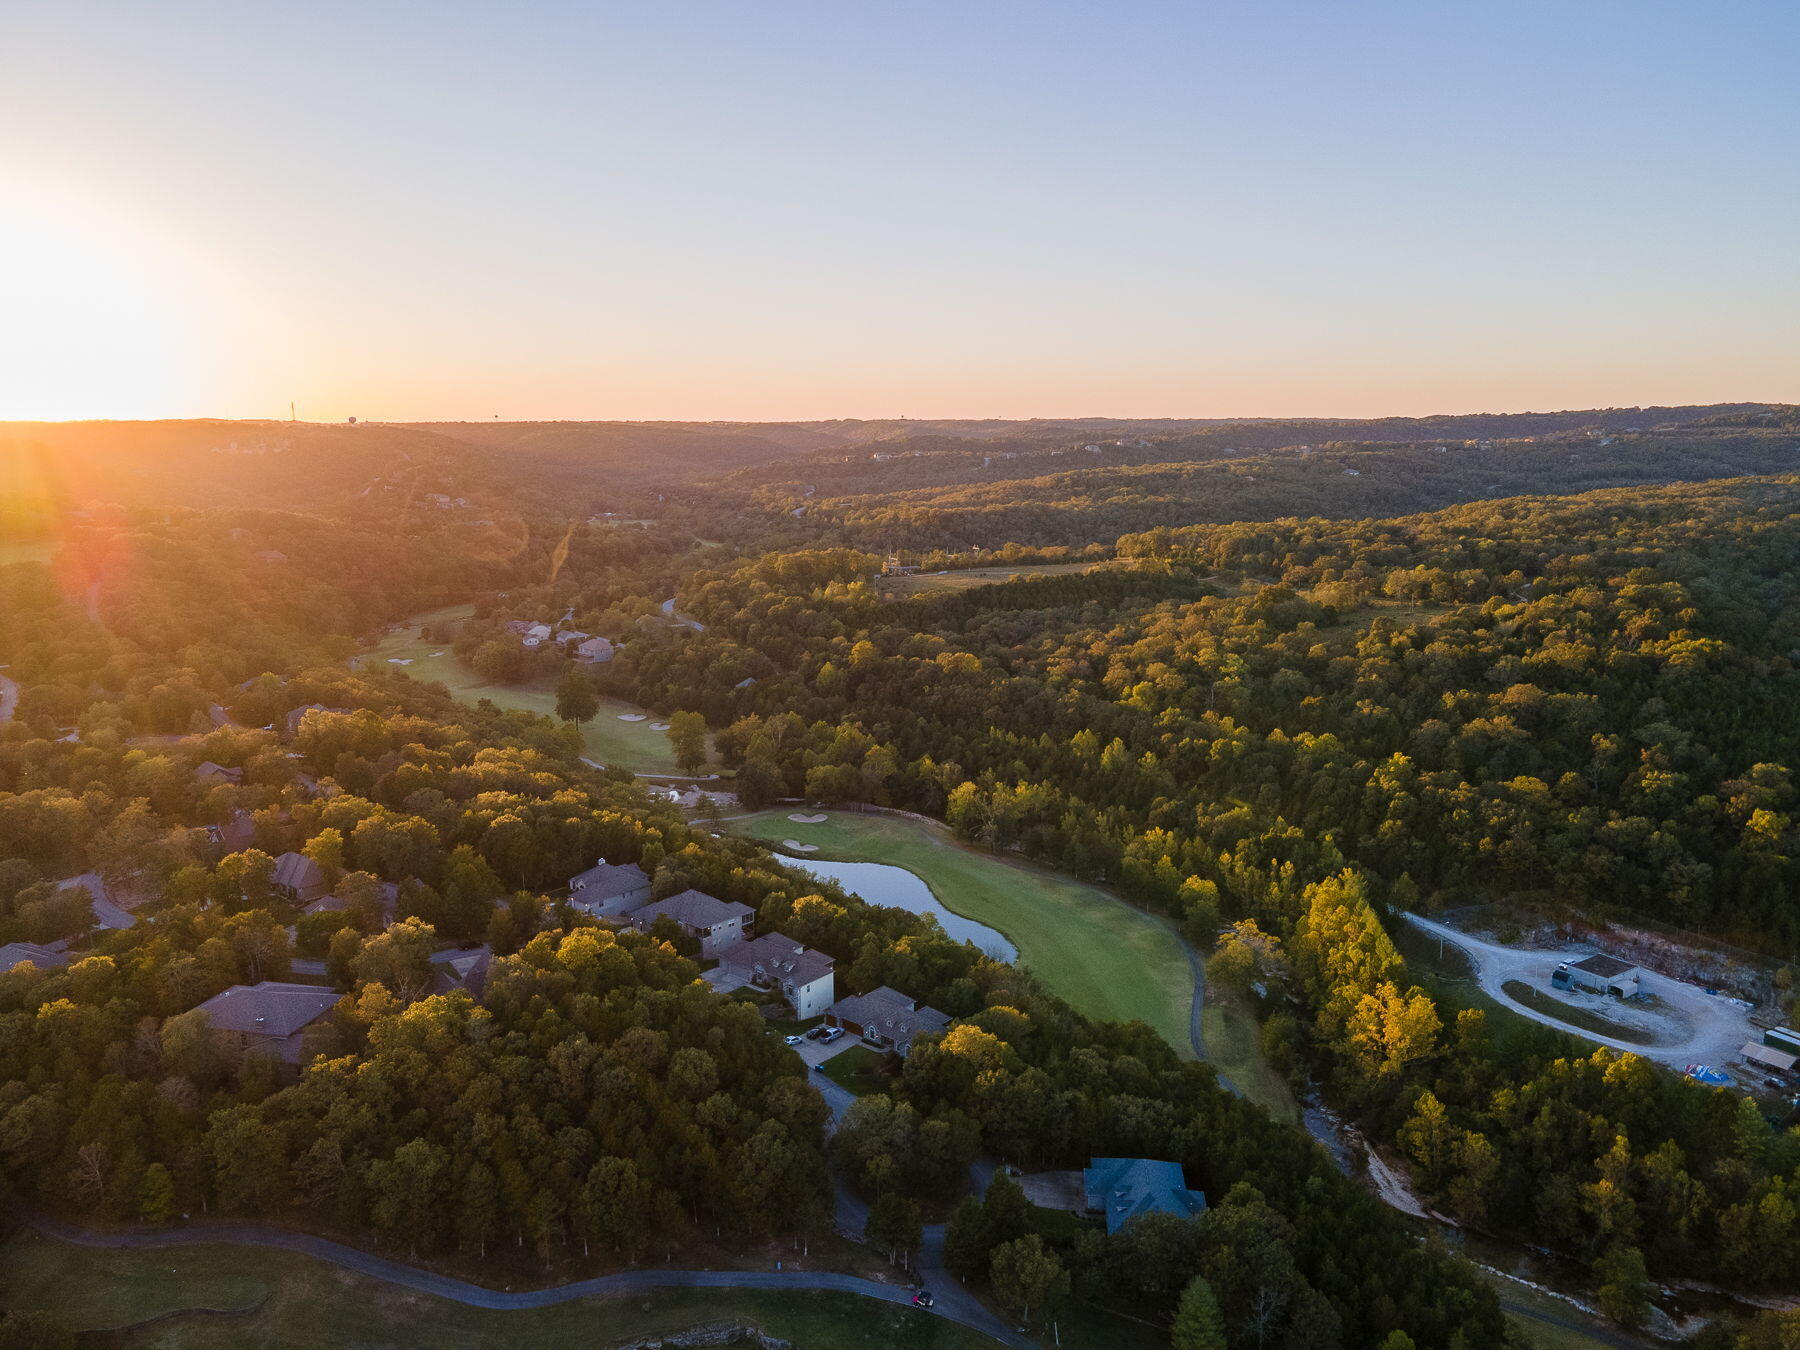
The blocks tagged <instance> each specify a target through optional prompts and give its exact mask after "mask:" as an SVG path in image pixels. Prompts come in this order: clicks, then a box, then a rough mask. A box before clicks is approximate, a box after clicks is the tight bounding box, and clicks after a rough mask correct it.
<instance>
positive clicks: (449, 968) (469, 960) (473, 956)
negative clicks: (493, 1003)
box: [431, 947, 494, 998]
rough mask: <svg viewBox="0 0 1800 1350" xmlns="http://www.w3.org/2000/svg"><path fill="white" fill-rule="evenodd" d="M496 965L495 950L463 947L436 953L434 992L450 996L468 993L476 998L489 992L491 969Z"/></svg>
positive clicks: (432, 982)
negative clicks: (460, 991)
mask: <svg viewBox="0 0 1800 1350" xmlns="http://www.w3.org/2000/svg"><path fill="white" fill-rule="evenodd" d="M493 964H494V949H493V948H492V947H463V948H457V949H452V950H450V951H444V952H434V953H432V957H431V992H432V993H434V994H448V993H452V992H454V991H455V990H458V989H466V990H467V991H468V992H469V993H470V994H472V995H473V996H474V997H476V998H480V997H481V995H482V991H483V990H485V989H486V988H487V977H488V968H489V967H490V966H492V965H493Z"/></svg>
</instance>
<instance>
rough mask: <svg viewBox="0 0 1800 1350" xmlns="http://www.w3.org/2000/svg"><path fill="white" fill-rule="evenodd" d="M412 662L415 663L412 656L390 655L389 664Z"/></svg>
mask: <svg viewBox="0 0 1800 1350" xmlns="http://www.w3.org/2000/svg"><path fill="white" fill-rule="evenodd" d="M412 663H413V659H412V657H410V656H390V657H388V664H389V665H390V666H410V665H411V664H412Z"/></svg>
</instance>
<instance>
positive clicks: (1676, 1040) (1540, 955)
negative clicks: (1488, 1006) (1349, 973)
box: [1406, 914, 1756, 1069]
mask: <svg viewBox="0 0 1800 1350" xmlns="http://www.w3.org/2000/svg"><path fill="white" fill-rule="evenodd" d="M1406 918H1407V921H1408V922H1410V923H1411V924H1412V925H1413V926H1414V927H1415V928H1418V929H1421V930H1422V931H1424V932H1426V933H1429V934H1431V936H1433V937H1436V938H1442V939H1444V940H1445V941H1448V942H1453V943H1455V944H1456V945H1457V946H1458V947H1461V948H1462V949H1463V951H1465V952H1467V953H1468V955H1469V957H1470V959H1471V961H1472V962H1473V963H1474V965H1475V969H1476V979H1477V981H1478V982H1479V983H1480V985H1481V988H1482V990H1483V991H1484V992H1486V993H1487V994H1488V995H1489V996H1490V997H1491V998H1493V999H1495V1000H1497V1001H1498V1002H1500V1003H1504V1004H1505V1005H1506V1006H1507V1007H1508V1008H1511V1009H1512V1010H1513V1011H1514V1012H1516V1013H1518V1014H1520V1015H1521V1016H1523V1017H1529V1018H1530V1019H1531V1020H1532V1021H1534V1022H1541V1023H1543V1024H1544V1025H1545V1026H1550V1027H1555V1028H1556V1029H1557V1030H1558V1031H1567V1032H1570V1033H1572V1034H1574V1035H1576V1036H1580V1037H1582V1038H1583V1039H1584V1040H1589V1041H1594V1042H1596V1043H1597V1044H1600V1045H1605V1046H1610V1047H1611V1048H1612V1049H1614V1050H1624V1051H1627V1052H1629V1053H1631V1054H1634V1055H1642V1056H1644V1057H1645V1058H1647V1059H1654V1060H1657V1061H1659V1062H1661V1063H1663V1064H1667V1065H1669V1066H1670V1067H1671V1068H1675V1069H1682V1068H1686V1067H1687V1066H1688V1065H1689V1064H1694V1063H1707V1064H1712V1065H1714V1066H1716V1067H1718V1068H1729V1067H1730V1066H1731V1064H1732V1063H1734V1062H1735V1061H1736V1059H1737V1052H1738V1048H1739V1047H1740V1046H1741V1045H1743V1043H1744V1042H1745V1041H1747V1040H1753V1039H1755V1038H1756V1031H1755V1029H1754V1028H1753V1027H1752V1026H1751V1025H1750V1018H1749V1014H1748V1012H1747V1011H1746V1010H1745V1009H1743V1008H1740V1007H1738V1005H1737V1004H1735V1003H1733V1002H1732V1001H1731V1000H1730V999H1726V998H1720V997H1715V996H1713V995H1710V994H1708V993H1707V992H1706V991H1705V990H1703V989H1698V988H1696V987H1695V986H1693V985H1691V984H1683V983H1682V982H1681V981H1679V980H1671V979H1670V978H1668V976H1666V975H1658V974H1656V973H1655V972H1654V971H1649V970H1646V971H1644V977H1643V989H1644V992H1645V993H1648V994H1654V995H1655V996H1656V997H1657V998H1659V999H1661V1000H1662V1002H1663V1003H1664V1004H1665V1005H1667V1006H1668V1007H1670V1008H1672V1009H1674V1011H1675V1013H1676V1015H1677V1018H1679V1019H1682V1020H1684V1021H1685V1022H1686V1026H1685V1027H1683V1026H1682V1025H1681V1024H1680V1022H1678V1021H1677V1020H1676V1018H1666V1017H1654V1016H1652V1015H1651V1014H1648V1013H1640V1012H1637V1011H1636V1010H1634V1009H1633V1008H1631V1007H1630V1005H1628V1004H1626V1005H1621V1004H1620V1003H1618V1002H1617V1001H1616V1000H1612V999H1602V998H1600V997H1599V996H1598V995H1595V996H1593V997H1591V998H1589V999H1587V1000H1586V1001H1585V1002H1586V1005H1587V1006H1589V1007H1591V1008H1592V1010H1593V1011H1594V1012H1595V1013H1596V1014H1598V1015H1600V1016H1604V1017H1607V1018H1610V1019H1611V1020H1613V1021H1626V1020H1630V1021H1632V1022H1634V1023H1638V1024H1641V1025H1643V1027H1644V1028H1645V1029H1646V1031H1647V1032H1648V1033H1649V1034H1652V1035H1655V1036H1656V1043H1655V1044H1652V1045H1643V1044H1639V1043H1635V1042H1632V1041H1628V1040H1621V1039H1617V1038H1615V1037H1611V1036H1604V1035H1601V1034H1599V1033H1597V1032H1593V1031H1588V1030H1586V1029H1584V1028H1582V1027H1578V1026H1575V1025H1573V1024H1571V1023H1568V1022H1559V1021H1557V1020H1556V1019H1555V1018H1554V1017H1551V1016H1548V1015H1546V1014H1545V1013H1543V1012H1540V1011H1539V1010H1538V1009H1536V1008H1533V1007H1531V1006H1530V1005H1529V1004H1525V1003H1521V1002H1519V1000H1517V999H1515V998H1514V997H1513V996H1512V995H1511V994H1509V993H1507V992H1506V988H1505V985H1506V982H1507V981H1508V980H1518V981H1522V982H1523V983H1525V984H1528V985H1531V986H1532V987H1533V988H1536V989H1540V990H1543V991H1544V992H1545V993H1546V995H1547V996H1550V997H1555V996H1554V995H1551V994H1550V993H1549V989H1550V975H1551V972H1552V971H1554V970H1555V969H1556V967H1557V964H1558V963H1559V962H1562V961H1571V960H1576V961H1578V960H1580V959H1581V958H1582V957H1584V956H1588V955H1591V953H1589V952H1585V951H1545V950H1543V949H1541V948H1534V947H1507V946H1503V945H1502V944H1500V943H1497V942H1488V941H1485V940H1484V939H1482V938H1478V937H1473V936H1471V935H1470V934H1468V933H1464V932H1461V931H1459V930H1458V929H1455V928H1452V927H1450V926H1449V925H1448V924H1442V923H1439V922H1437V921H1436V920H1435V919H1427V918H1425V917H1423V916H1422V915H1418V914H1408V915H1407V916H1406ZM1574 1006H1581V1005H1574ZM1652 1027H1655V1028H1656V1030H1655V1031H1651V1030H1650V1028H1652Z"/></svg>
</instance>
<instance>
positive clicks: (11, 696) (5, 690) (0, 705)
mask: <svg viewBox="0 0 1800 1350" xmlns="http://www.w3.org/2000/svg"><path fill="white" fill-rule="evenodd" d="M18 706H19V682H18V681H17V680H15V679H12V678H10V677H8V676H6V675H0V722H10V721H12V720H13V710H14V709H15V708H17V707H18Z"/></svg>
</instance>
